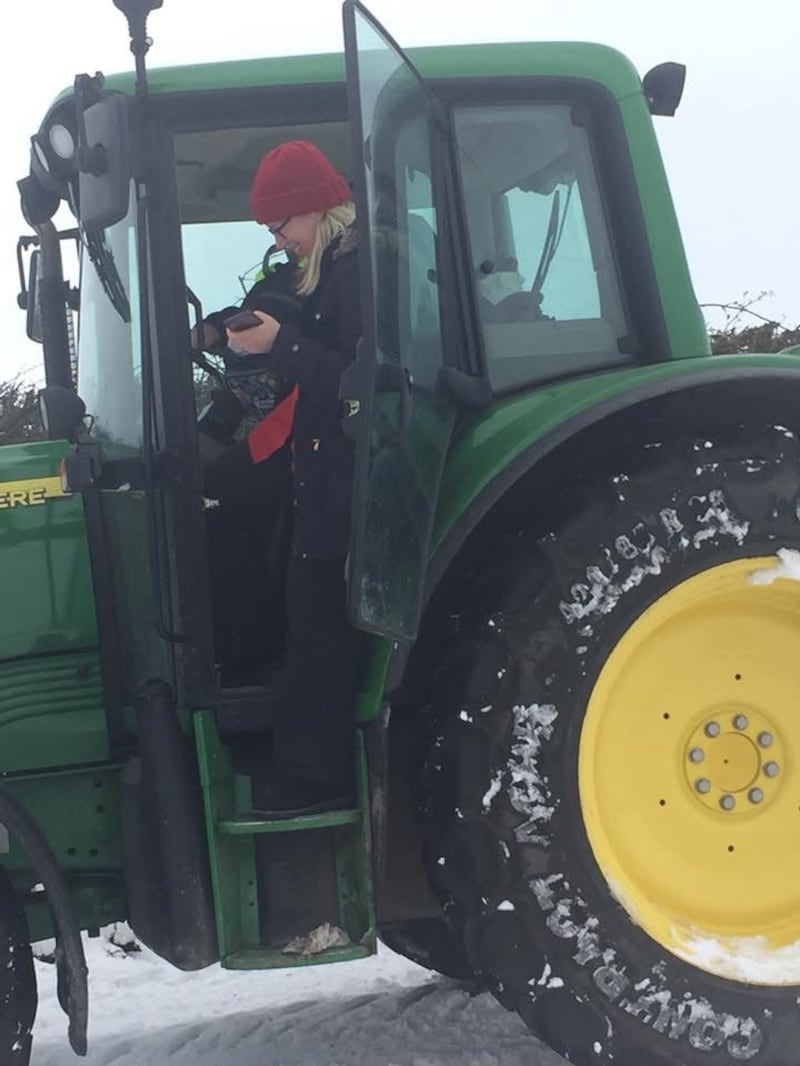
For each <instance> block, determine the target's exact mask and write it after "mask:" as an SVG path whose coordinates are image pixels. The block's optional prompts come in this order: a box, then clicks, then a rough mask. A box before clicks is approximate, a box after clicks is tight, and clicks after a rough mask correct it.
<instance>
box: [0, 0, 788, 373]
mask: <svg viewBox="0 0 800 1066" xmlns="http://www.w3.org/2000/svg"><path fill="white" fill-rule="evenodd" d="M369 6H370V7H371V10H372V12H373V14H375V16H376V17H377V18H378V19H380V20H381V21H382V22H383V23H384V25H385V26H386V28H387V29H388V30H389V32H390V33H392V34H393V36H394V37H395V38H396V39H397V40H398V41H399V42H400V44H402V45H408V46H411V45H422V44H444V43H466V42H479V41H503V40H507V41H511V40H516V41H522V40H587V41H598V42H601V43H605V44H609V45H613V46H614V47H616V48H618V49H620V50H621V51H623V52H625V53H626V54H627V55H628V56H629V57H630V58H631V59H632V60H633V62H634V64H635V65H636V67H637V69H638V70H639V71H640V73H644V72H645V71H647V70H648V69H649V68H650V67H651V66H654V65H655V64H656V63H659V62H662V61H664V60H668V59H672V60H678V61H680V62H683V63H686V64H687V66H688V68H689V73H688V78H687V85H686V91H685V93H684V98H683V103H682V105H681V107H680V109H679V111H678V114H677V116H676V117H675V118H673V119H658V120H657V130H658V135H659V140H660V142H661V147H662V151H663V153H664V156H665V160H666V164H667V170H668V173H669V176H670V180H671V183H672V190H673V196H674V198H675V202H676V205H677V209H678V215H679V218H680V221H681V225H682V229H683V234H684V240H685V243H686V247H687V251H688V256H689V264H690V267H691V269H692V273H693V277H694V281H695V287H696V289H697V293H698V297H699V299H700V300H701V302H724V301H729V300H736V299H738V298H740V297H741V296H742V294H743V293H744V292H745V291H747V292H750V293H757V292H760V291H762V290H769V291H771V292H772V293H773V294H774V295H772V296H770V297H769V298H765V299H764V300H763V301H761V302H760V303H759V304H758V310H759V311H760V312H762V313H764V314H768V315H770V316H772V317H775V318H777V319H778V320H779V321H783V322H784V324H786V325H791V326H795V325H797V323H798V322H799V321H800V292H798V271H799V270H800V254H798V253H800V204H799V203H798V200H800V178H799V176H800V136H798V128H799V127H800V122H799V121H798V113H799V112H800V66H799V65H798V61H797V57H798V54H800V4H798V3H797V0H668V2H665V3H663V4H657V3H656V4H654V3H647V2H646V0H559V2H558V3H555V4H547V3H542V2H539V0H373V3H372V4H371V5H369ZM148 29H149V32H150V35H151V36H152V37H153V39H154V45H153V48H152V49H151V51H150V54H149V56H148V61H149V63H150V65H152V66H167V65H172V64H180V63H192V62H205V61H210V60H215V59H233V58H240V57H242V58H244V57H248V58H249V57H256V56H270V55H288V54H303V53H307V52H321V51H338V50H339V49H340V48H341V38H342V31H341V5H340V3H339V2H338V0H219V2H212V0H164V5H163V7H162V8H161V9H160V10H157V11H155V12H153V14H152V15H151V16H150V21H149V24H148ZM5 41H6V44H5V48H4V56H3V63H2V67H1V68H0V79H1V81H0V85H1V87H2V99H3V102H4V103H3V124H2V129H3V134H4V136H5V141H6V148H5V151H4V152H3V154H2V159H0V242H1V243H0V251H1V252H2V254H0V284H2V286H3V291H4V292H5V294H6V295H5V298H4V301H3V305H2V306H3V308H4V310H3V311H2V312H1V315H2V323H3V332H4V335H5V344H4V346H3V349H4V350H3V356H2V359H3V365H2V366H0V379H2V378H4V377H7V376H12V375H13V374H14V373H15V372H17V371H18V370H19V368H28V367H36V365H37V363H38V361H39V351H38V349H37V348H36V346H34V345H31V344H30V342H28V341H27V340H26V338H25V336H24V332H23V329H22V317H23V316H22V312H20V311H18V310H17V309H16V292H17V288H18V285H17V280H16V267H15V260H14V247H15V242H16V238H17V236H18V235H19V234H20V233H21V232H24V229H25V226H24V223H23V220H22V217H21V215H20V213H19V208H18V196H17V190H16V185H15V182H16V179H17V178H19V177H21V176H22V175H23V174H24V173H26V172H27V168H28V145H29V137H30V135H31V134H32V133H34V132H35V130H36V129H37V127H38V125H39V121H40V120H41V118H42V116H43V114H44V112H45V110H46V108H47V106H48V105H49V103H50V101H51V100H52V98H53V97H54V96H55V95H56V94H57V93H58V92H59V91H60V90H61V89H62V88H64V87H65V86H67V85H70V84H71V82H72V79H73V76H74V74H76V73H78V72H80V71H89V72H92V73H93V72H94V71H95V70H103V71H105V72H108V73H110V72H112V71H118V70H125V69H129V68H130V66H131V61H132V57H131V55H130V52H129V50H128V37H127V25H126V22H125V19H124V17H123V16H122V14H121V13H120V12H119V11H118V10H117V9H116V8H115V7H114V4H113V2H112V0H26V2H24V3H22V4H14V17H13V19H7V20H6V31H5Z"/></svg>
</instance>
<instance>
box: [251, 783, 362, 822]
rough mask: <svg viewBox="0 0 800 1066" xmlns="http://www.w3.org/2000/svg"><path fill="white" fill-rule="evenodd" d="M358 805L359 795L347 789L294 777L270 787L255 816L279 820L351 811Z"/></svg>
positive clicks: (261, 799)
mask: <svg viewBox="0 0 800 1066" xmlns="http://www.w3.org/2000/svg"><path fill="white" fill-rule="evenodd" d="M355 806H356V799H355V794H354V792H353V791H352V789H348V788H347V787H346V786H336V785H326V784H322V783H320V782H318V781H304V780H302V779H299V778H294V779H291V780H287V781H279V782H276V783H275V784H274V785H270V786H268V787H267V788H266V789H265V790H264V792H263V793H262V795H261V796H260V797H259V803H258V808H257V809H255V810H254V811H253V813H254V814H255V815H257V816H258V817H259V818H264V819H265V820H268V821H271V820H275V821H277V820H279V819H282V818H301V817H303V816H304V815H310V814H325V813H326V812H328V811H341V810H347V809H349V808H354V807H355Z"/></svg>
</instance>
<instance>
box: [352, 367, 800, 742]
mask: <svg viewBox="0 0 800 1066" xmlns="http://www.w3.org/2000/svg"><path fill="white" fill-rule="evenodd" d="M798 354H800V349H798V352H797V353H795V354H792V353H781V354H778V355H753V354H748V355H729V356H713V357H701V358H697V359H693V360H680V361H679V362H670V363H660V364H654V365H651V366H642V367H635V368H626V369H624V370H615V371H609V372H607V373H604V374H600V375H590V376H588V377H582V378H575V379H572V380H570V381H562V382H555V383H553V384H549V385H545V386H543V387H541V388H539V389H536V390H534V391H531V392H527V393H524V394H521V395H519V396H515V397H514V398H513V399H508V400H506V401H504V402H501V403H498V404H496V405H495V406H493V407H492V408H491V409H490V410H489V411H487V412H486V414H484V415H481V416H479V417H478V418H476V419H475V420H474V421H473V422H472V423H471V424H470V426H469V427H468V429H467V430H466V431H465V432H464V433H463V434H462V435H461V437H460V438H459V440H458V442H457V443H456V445H455V446H454V448H453V449H452V451H451V452H450V454H449V455H448V458H447V462H446V464H445V468H444V474H443V477H442V486H441V489H440V493H439V504H438V508H437V512H436V521H435V524H434V529H433V537H432V540H431V557H433V556H435V554H436V552H437V551H438V549H439V548H440V547H441V546H442V543H443V541H444V539H445V537H446V535H447V533H448V531H449V530H450V529H451V528H452V527H453V526H454V525H455V523H456V522H457V521H458V519H459V518H460V517H461V515H462V514H464V513H465V512H466V511H467V509H468V508H469V507H470V506H471V505H472V504H473V502H474V501H475V500H476V498H477V497H478V496H479V495H480V494H481V492H482V491H483V490H484V489H486V488H487V487H488V486H489V485H490V484H491V483H492V481H494V479H495V478H497V477H499V476H500V475H501V474H502V473H503V471H504V470H506V468H507V467H508V466H509V464H510V463H512V462H513V461H514V459H515V458H516V457H517V456H518V455H520V454H521V453H522V452H524V451H525V450H526V449H528V448H530V447H531V446H533V445H535V444H536V442H537V441H540V440H542V439H543V438H544V437H546V436H547V435H548V434H549V433H552V432H553V431H554V430H557V429H558V427H559V426H560V425H562V424H563V423H564V422H566V421H568V420H570V419H573V418H576V417H577V416H579V415H581V414H585V413H587V412H591V409H592V408H593V407H597V406H599V405H601V404H603V403H605V402H606V401H608V400H611V399H613V398H614V397H622V396H624V394H625V393H632V392H633V390H635V389H637V388H639V387H641V386H646V385H648V384H656V383H658V382H667V381H668V380H669V379H670V378H678V377H681V378H686V377H689V378H690V377H691V375H692V374H698V375H699V374H703V373H708V372H709V371H713V372H715V373H719V374H720V375H723V374H724V372H725V371H726V370H729V371H731V374H732V375H733V374H734V373H735V372H736V371H738V370H741V369H743V368H745V367H747V368H753V369H787V368H793V369H796V370H797V374H798V380H800V360H798V358H797V355H798ZM743 387H744V386H743ZM635 402H636V401H635V399H632V400H631V403H632V404H635ZM622 406H625V404H624V403H623V405H622ZM393 650H394V646H393V642H392V641H391V640H386V639H381V638H378V637H372V638H370V647H369V650H368V656H367V661H368V666H367V669H366V671H365V674H364V680H363V683H362V688H361V692H360V694H359V699H358V719H359V721H362V722H364V721H370V720H371V719H374V718H376V717H377V716H378V714H379V713H380V709H381V706H382V704H383V702H384V691H385V685H386V674H387V671H388V668H389V664H390V661H391V658H392V653H393Z"/></svg>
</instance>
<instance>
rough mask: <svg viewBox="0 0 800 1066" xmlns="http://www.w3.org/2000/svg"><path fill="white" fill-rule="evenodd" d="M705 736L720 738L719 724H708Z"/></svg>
mask: <svg viewBox="0 0 800 1066" xmlns="http://www.w3.org/2000/svg"><path fill="white" fill-rule="evenodd" d="M705 734H706V736H707V737H718V736H719V722H708V723H707V724H706V728H705Z"/></svg>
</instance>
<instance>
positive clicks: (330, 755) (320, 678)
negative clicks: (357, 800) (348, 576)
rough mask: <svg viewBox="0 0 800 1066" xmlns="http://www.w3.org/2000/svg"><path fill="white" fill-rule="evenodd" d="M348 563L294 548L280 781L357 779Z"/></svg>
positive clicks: (277, 737) (278, 746)
mask: <svg viewBox="0 0 800 1066" xmlns="http://www.w3.org/2000/svg"><path fill="white" fill-rule="evenodd" d="M344 566H345V561H344V559H341V558H336V559H312V558H302V556H299V555H295V554H294V553H293V554H292V556H291V559H290V561H289V569H288V573H287V582H286V609H287V621H288V645H287V650H286V658H285V660H284V663H283V664H282V667H281V669H280V672H279V675H278V677H277V678H276V682H275V689H274V697H275V702H274V705H273V717H272V723H273V725H272V735H273V754H274V763H273V765H274V773H275V774H276V776H277V779H278V781H280V780H289V779H297V778H303V779H306V780H311V781H315V782H319V783H320V784H325V785H330V786H332V787H336V788H338V787H340V786H349V785H350V784H352V781H353V768H354V764H355V749H354V739H355V724H354V719H355V697H356V682H357V674H358V650H359V640H358V633H357V631H356V630H355V629H353V627H352V626H351V625H350V623H349V622H348V620H347V614H346V584H345V576H344Z"/></svg>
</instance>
